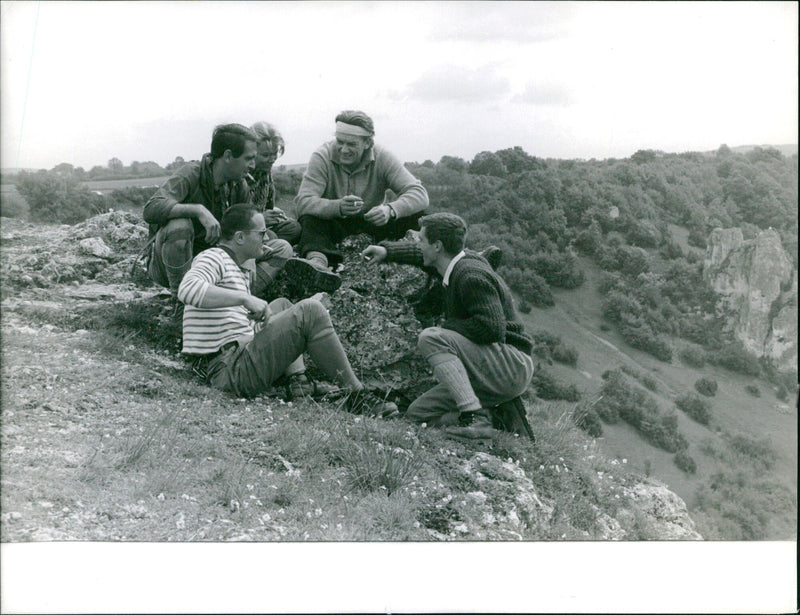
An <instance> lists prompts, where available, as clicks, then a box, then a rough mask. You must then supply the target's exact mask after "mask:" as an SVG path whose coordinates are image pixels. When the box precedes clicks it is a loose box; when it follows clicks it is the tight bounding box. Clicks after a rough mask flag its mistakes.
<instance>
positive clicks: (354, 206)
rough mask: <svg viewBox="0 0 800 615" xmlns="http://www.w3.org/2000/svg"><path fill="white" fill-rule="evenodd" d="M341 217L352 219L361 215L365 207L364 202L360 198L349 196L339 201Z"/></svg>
mask: <svg viewBox="0 0 800 615" xmlns="http://www.w3.org/2000/svg"><path fill="white" fill-rule="evenodd" d="M338 203H339V215H340V216H342V218H352V217H353V216H357V215H358V214H360V213H361V208H362V207H363V206H364V201H363V200H362V199H361V197H360V196H356V195H354V194H348V195H347V196H345V197H342V198H341V199H339V200H338Z"/></svg>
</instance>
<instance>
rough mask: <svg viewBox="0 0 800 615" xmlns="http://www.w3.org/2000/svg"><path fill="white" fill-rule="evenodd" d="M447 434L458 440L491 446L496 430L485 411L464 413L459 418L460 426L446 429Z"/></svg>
mask: <svg viewBox="0 0 800 615" xmlns="http://www.w3.org/2000/svg"><path fill="white" fill-rule="evenodd" d="M444 431H445V433H446V434H447V435H448V436H450V437H452V438H456V439H457V440H463V441H467V442H481V443H483V444H490V443H491V441H492V435H493V434H494V428H493V427H492V420H491V419H490V418H489V414H488V413H487V412H486V411H485V410H475V411H474V412H462V413H461V414H460V415H459V417H458V425H453V426H451V427H445V428H444Z"/></svg>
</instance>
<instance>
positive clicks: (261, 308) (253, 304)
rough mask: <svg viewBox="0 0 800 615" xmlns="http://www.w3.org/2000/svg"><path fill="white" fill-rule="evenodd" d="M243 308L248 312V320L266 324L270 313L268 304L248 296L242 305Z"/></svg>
mask: <svg viewBox="0 0 800 615" xmlns="http://www.w3.org/2000/svg"><path fill="white" fill-rule="evenodd" d="M243 305H244V307H245V308H246V309H247V311H248V312H250V314H249V315H250V319H251V320H254V321H256V322H263V323H264V324H267V323H268V322H269V319H270V317H271V316H272V311H271V310H270V309H269V303H267V302H266V301H264V300H263V299H259V298H258V297H254V296H253V295H248V296H247V297H246V298H245V300H244V303H243Z"/></svg>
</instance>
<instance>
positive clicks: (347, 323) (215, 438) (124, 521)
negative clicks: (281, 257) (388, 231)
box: [0, 212, 700, 542]
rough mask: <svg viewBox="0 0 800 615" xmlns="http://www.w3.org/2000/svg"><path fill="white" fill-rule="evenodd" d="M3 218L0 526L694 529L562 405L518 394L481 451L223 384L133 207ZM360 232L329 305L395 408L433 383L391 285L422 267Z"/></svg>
mask: <svg viewBox="0 0 800 615" xmlns="http://www.w3.org/2000/svg"><path fill="white" fill-rule="evenodd" d="M0 226H1V227H2V243H1V244H0V249H1V250H2V261H1V262H0V272H1V273H2V304H0V307H2V359H3V360H2V439H1V440H0V445H1V447H2V449H1V454H2V457H1V459H2V479H1V481H0V487H2V523H1V526H0V527H1V538H2V540H3V541H6V542H8V541H12V542H17V541H44V540H122V541H128V540H137V541H187V540H234V541H245V540H256V541H269V540H315V541H336V540H520V539H524V540H559V539H563V540H587V539H588V540H620V539H634V540H637V539H660V540H679V539H699V538H700V536H699V534H698V533H697V532H696V531H695V529H694V523H693V522H692V520H691V519H690V517H689V515H688V513H687V512H686V506H685V504H684V503H683V501H682V500H680V498H678V497H677V496H676V495H675V494H673V493H672V492H670V491H669V490H668V489H667V488H666V487H665V486H663V485H661V484H659V483H657V482H655V481H652V480H649V479H644V478H643V477H640V476H637V475H635V474H633V473H631V472H629V471H628V469H627V468H626V460H625V459H607V458H604V457H603V456H602V455H600V454H599V453H598V452H597V448H596V446H595V445H594V443H593V442H592V441H591V440H587V439H586V438H585V437H584V435H583V434H582V433H581V432H578V431H576V430H575V429H574V427H573V426H572V424H571V421H570V418H569V417H570V411H571V406H570V405H569V404H566V405H564V404H554V403H543V402H541V401H539V400H537V399H536V398H535V396H534V395H532V394H531V395H530V396H529V399H528V401H527V405H528V414H529V418H530V420H531V422H532V423H533V424H534V426H535V429H536V432H537V436H538V439H537V443H536V445H535V446H532V445H531V444H530V443H529V442H525V441H522V440H521V439H519V438H516V437H513V436H511V435H509V434H498V435H497V436H496V437H495V438H494V441H493V444H492V446H491V447H490V448H489V449H488V450H478V449H476V448H472V447H468V446H464V445H461V444H458V443H454V442H451V441H449V440H447V439H445V438H444V437H442V434H441V433H439V432H438V431H437V430H433V429H425V428H421V427H418V426H414V425H410V424H408V423H406V422H404V421H403V420H397V421H378V420H375V419H371V418H365V417H356V416H352V415H350V414H347V413H345V412H343V411H342V409H341V408H340V405H341V404H340V403H339V402H337V401H335V400H331V401H328V402H320V403H316V402H305V401H301V402H294V403H286V402H284V401H283V400H282V399H281V397H280V394H281V389H280V388H277V387H276V388H275V389H273V390H271V391H268V392H267V394H266V395H263V396H260V397H259V398H256V399H254V400H244V399H234V398H231V397H230V396H227V395H225V394H222V393H220V392H218V391H214V390H211V389H209V388H208V387H205V386H204V385H203V384H202V383H199V382H198V381H196V380H195V379H194V377H193V376H192V374H191V373H190V371H189V370H188V369H187V365H186V363H185V362H184V361H183V359H182V358H181V356H180V353H179V350H180V348H179V338H178V334H179V325H178V323H176V322H175V321H173V320H172V319H171V317H170V314H169V301H168V297H167V296H165V294H164V293H163V291H160V290H159V289H157V288H155V287H153V286H151V285H150V284H149V283H148V282H147V281H146V280H145V279H144V277H143V275H142V272H141V269H140V268H138V269H137V268H136V267H135V266H134V263H135V260H136V256H137V252H138V251H139V249H140V248H141V246H142V245H143V243H144V241H145V239H146V234H147V231H146V228H145V226H144V225H143V224H142V223H141V222H140V221H139V219H138V218H137V217H136V216H133V215H131V214H127V213H122V212H112V213H108V214H103V215H101V216H97V217H95V218H92V219H90V220H88V221H86V222H84V223H81V224H79V225H76V226H74V227H69V226H46V225H32V224H27V223H23V222H19V221H16V220H11V219H6V218H4V219H2V221H0ZM363 245H364V241H359V240H356V241H354V242H352V243H351V244H349V246H348V249H349V254H350V256H349V257H348V258H347V259H346V261H345V270H344V272H343V275H344V278H345V283H344V284H343V286H342V288H341V289H340V290H339V291H338V292H337V293H335V294H334V295H333V296H332V297H331V299H330V308H329V309H330V312H331V315H332V318H333V321H334V323H335V325H336V328H337V330H338V332H339V334H340V336H341V338H342V340H343V343H344V344H345V347H346V350H347V352H348V355H349V356H350V358H351V361H352V363H353V364H354V366H355V367H356V369H357V370H358V372H359V373H360V375H361V376H362V378H363V379H364V380H365V381H366V382H367V383H369V385H370V386H371V387H373V388H375V389H377V390H380V391H382V392H383V393H384V394H386V395H387V396H390V397H391V398H392V399H395V400H396V401H397V402H398V404H399V405H400V406H401V407H404V406H405V405H407V403H408V402H409V401H410V400H411V399H413V398H414V396H415V395H417V394H418V393H419V392H420V391H421V390H424V389H425V388H426V387H427V386H430V384H431V383H432V380H431V379H430V375H429V373H428V371H427V369H426V368H425V365H424V364H422V363H421V362H420V361H419V360H418V359H417V358H416V356H415V339H416V335H417V333H418V332H419V331H420V330H421V328H422V326H423V324H422V323H420V322H419V321H418V320H417V319H416V318H414V316H413V314H412V313H411V312H410V310H409V308H408V305H407V302H406V300H405V297H406V296H407V295H408V294H410V293H411V292H412V291H413V290H415V289H416V288H418V287H419V286H420V285H421V284H422V283H423V282H424V276H423V275H422V274H421V273H418V272H414V271H413V270H411V269H409V268H404V267H399V266H384V267H380V268H370V267H368V266H367V265H366V264H365V263H364V262H363V261H361V260H360V259H359V258H358V257H357V254H358V251H359V249H360V248H361V247H362V246H363ZM295 290H296V289H294V288H293V287H292V283H291V280H287V279H281V280H279V281H278V283H277V284H276V288H275V289H274V292H275V293H276V294H278V293H280V294H285V295H287V296H290V298H293V299H297V298H299V297H298V296H297V295H296V292H295ZM312 370H313V366H312Z"/></svg>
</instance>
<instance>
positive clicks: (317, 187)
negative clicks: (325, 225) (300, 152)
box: [295, 151, 339, 219]
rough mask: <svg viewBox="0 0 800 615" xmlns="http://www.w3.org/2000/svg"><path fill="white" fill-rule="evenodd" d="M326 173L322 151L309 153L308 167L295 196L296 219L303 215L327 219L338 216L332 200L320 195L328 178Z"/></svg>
mask: <svg viewBox="0 0 800 615" xmlns="http://www.w3.org/2000/svg"><path fill="white" fill-rule="evenodd" d="M328 175H329V169H328V163H327V161H326V160H325V157H324V156H323V154H322V152H321V151H316V152H314V153H313V154H311V160H309V162H308V168H307V169H306V172H305V173H304V174H303V181H302V182H301V183H300V189H299V190H298V192H297V197H296V198H295V203H296V205H297V217H298V219H299V218H300V216H305V215H311V216H314V217H316V218H327V219H331V218H337V217H339V208H338V205H336V204H334V200H333V199H325V198H323V197H322V195H323V194H325V190H326V189H327V187H328V181H329V179H330V178H329V177H328Z"/></svg>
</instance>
